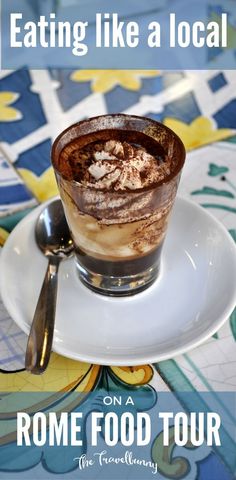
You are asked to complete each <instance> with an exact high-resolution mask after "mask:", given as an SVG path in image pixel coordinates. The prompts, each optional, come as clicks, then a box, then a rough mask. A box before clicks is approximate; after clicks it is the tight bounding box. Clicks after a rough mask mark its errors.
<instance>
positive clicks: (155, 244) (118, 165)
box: [59, 132, 177, 276]
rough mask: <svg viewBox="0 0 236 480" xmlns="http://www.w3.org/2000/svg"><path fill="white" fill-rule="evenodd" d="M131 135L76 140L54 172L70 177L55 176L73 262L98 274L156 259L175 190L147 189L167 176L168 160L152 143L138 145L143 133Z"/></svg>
mask: <svg viewBox="0 0 236 480" xmlns="http://www.w3.org/2000/svg"><path fill="white" fill-rule="evenodd" d="M132 136H133V134H132ZM107 137H108V138H109V132H107ZM127 137H128V138H129V137H130V135H129V133H128V132H127V134H126V138H127ZM135 137H136V138H135V143H134V142H131V141H122V140H117V139H109V140H105V141H96V140H95V141H92V142H88V143H86V144H85V145H81V141H80V140H79V139H78V140H74V141H72V142H71V143H69V144H68V145H67V146H66V147H64V149H63V150H62V152H61V155H60V161H59V165H60V172H61V173H62V176H63V178H65V179H66V180H68V181H72V183H68V182H64V181H63V180H60V191H61V196H62V200H63V203H64V206H65V212H66V216H67V220H68V223H69V225H70V228H71V232H72V235H73V239H74V243H75V245H76V254H77V256H78V260H79V262H80V264H81V265H83V266H84V267H85V268H88V269H89V270H90V271H96V272H98V273H100V274H101V275H114V276H126V275H135V274H137V273H139V272H143V271H145V270H146V269H148V268H149V267H150V266H152V265H153V264H155V265H156V264H157V263H158V260H159V257H160V252H161V247H162V243H163V238H164V235H165V231H166V227H167V221H168V216H169V213H170V210H171V207H172V203H173V199H174V197H175V194H176V188H175V187H174V188H173V185H171V187H170V188H169V189H168V191H165V193H163V192H162V191H161V190H158V189H153V188H152V187H153V186H155V185H156V184H158V182H160V181H164V180H165V178H167V177H168V175H170V171H171V159H170V158H169V157H168V156H166V155H165V153H164V151H162V149H161V146H160V145H157V143H156V142H155V141H151V140H150V139H148V142H147V139H146V146H144V145H143V144H142V143H144V144H145V142H144V136H143V135H138V134H136V135H135ZM137 137H139V138H137ZM87 140H89V139H87ZM131 140H132V139H131ZM133 140H134V139H133ZM142 140H143V142H142ZM141 142H142V143H141ZM73 182H76V183H77V184H80V186H81V188H80V189H79V190H77V189H76V192H75V184H74V183H73ZM176 187H177V185H176Z"/></svg>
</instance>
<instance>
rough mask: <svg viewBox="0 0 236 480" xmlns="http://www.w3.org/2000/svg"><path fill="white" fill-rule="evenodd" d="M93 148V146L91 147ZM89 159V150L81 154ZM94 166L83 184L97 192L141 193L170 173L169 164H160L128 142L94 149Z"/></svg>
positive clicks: (91, 166) (103, 144) (91, 157)
mask: <svg viewBox="0 0 236 480" xmlns="http://www.w3.org/2000/svg"><path fill="white" fill-rule="evenodd" d="M90 148H91V146H90ZM80 154H81V158H84V156H85V158H86V159H88V150H87V147H85V148H84V149H82V150H80ZM89 157H90V161H91V163H90V165H89V166H88V167H87V171H86V172H85V174H84V177H83V178H81V183H82V184H83V185H86V186H93V187H95V188H97V189H99V190H100V189H101V190H103V189H106V190H107V189H108V190H110V189H112V190H115V191H118V190H137V189H141V188H143V187H147V186H149V185H152V184H154V183H156V182H158V181H160V180H162V179H163V178H165V176H167V175H168V174H169V173H170V165H169V164H168V162H163V161H162V162H160V160H159V159H157V158H156V157H154V156H153V155H150V154H149V153H148V152H147V151H146V149H145V148H143V147H140V146H133V145H130V144H129V143H127V142H120V141H117V140H108V141H106V142H104V143H102V144H101V143H100V144H99V143H98V144H95V145H94V149H93V150H90V152H89Z"/></svg>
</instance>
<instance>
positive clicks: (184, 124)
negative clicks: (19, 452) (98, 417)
mask: <svg viewBox="0 0 236 480" xmlns="http://www.w3.org/2000/svg"><path fill="white" fill-rule="evenodd" d="M235 86H236V72H234V71H222V72H221V71H215V70H212V71H204V72H193V71H181V72H161V71H141V70H139V71H136V70H130V71H120V70H116V71H102V70H96V71H85V70H84V71H79V70H78V71H69V70H40V71H34V70H31V71H29V70H26V69H22V70H18V71H2V72H1V73H0V245H2V246H3V244H4V241H5V240H6V238H7V236H8V234H9V233H10V231H11V230H12V229H13V228H14V226H15V225H16V224H17V223H18V221H19V220H20V219H21V218H23V216H25V215H26V214H27V213H28V212H29V211H30V210H31V209H32V208H34V207H35V206H36V205H38V204H39V203H40V202H43V201H45V200H47V199H49V198H51V197H53V196H54V195H56V194H57V187H56V183H55V179H54V175H53V171H52V168H51V166H50V147H51V142H52V140H53V139H54V138H55V137H56V135H57V134H58V133H59V132H60V131H62V130H63V129H64V128H65V127H67V126H68V125H70V124H72V123H74V122H76V121H79V120H80V119H83V118H85V117H90V116H95V115H101V114H105V113H112V112H118V111H119V112H123V113H128V114H136V115H144V116H149V117H151V118H154V119H156V120H159V121H161V122H163V123H165V124H166V125H168V126H169V127H170V128H172V129H173V130H175V131H176V133H177V134H179V136H180V137H181V138H182V140H183V142H184V144H185V147H186V149H187V159H186V164H185V168H184V171H183V175H182V179H181V183H180V187H179V193H180V194H181V195H183V196H185V197H186V198H189V199H191V200H193V201H195V202H197V203H199V204H200V205H202V206H203V207H204V208H206V209H207V210H209V211H210V212H211V213H212V214H213V215H215V216H216V217H217V218H218V219H219V220H220V221H221V222H222V223H223V224H224V226H225V227H226V228H227V230H228V231H229V232H230V234H231V235H232V237H233V239H234V240H236V203H235V196H236V168H235V155H236V88H235ZM235 341H236V310H235V311H234V312H233V313H232V315H231V317H230V318H229V320H228V321H227V322H226V323H225V324H224V326H223V327H222V328H221V329H220V330H219V331H218V332H217V334H215V335H214V337H212V338H210V339H209V340H208V341H206V342H205V343H203V344H202V345H201V346H199V347H198V348H195V349H194V350H192V351H190V352H188V353H187V354H183V355H180V356H178V357H176V358H173V359H170V360H167V361H164V362H160V363H159V364H158V365H152V366H151V365H145V366H142V367H135V368H131V367H130V368H128V367H127V368H118V367H113V368H110V369H109V368H108V367H106V370H107V371H108V372H110V373H112V375H115V376H116V378H117V379H118V381H120V382H121V385H122V384H124V383H125V384H129V385H131V386H132V385H136V386H137V385H140V386H142V385H144V384H148V383H149V384H151V385H152V386H153V387H154V388H155V389H156V390H157V391H169V390H171V391H174V392H178V391H182V390H186V391H190V392H191V391H193V392H194V391H198V392H211V393H214V392H215V393H214V395H215V401H216V402H217V401H219V402H221V399H219V398H218V397H217V395H218V393H217V392H230V391H235V389H236V349H235ZM25 345H26V336H25V334H24V333H23V332H22V331H21V330H20V329H19V328H18V327H17V326H16V325H15V323H14V321H13V320H12V319H11V318H10V317H9V315H8V313H7V311H6V309H5V307H4V305H3V304H2V303H0V369H1V370H0V385H1V388H0V390H2V391H5V392H9V391H15V392H16V391H27V390H31V391H47V390H48V389H49V388H50V389H53V390H54V391H57V390H58V391H59V390H60V389H61V388H67V386H68V385H69V384H71V382H73V381H74V380H75V378H78V377H80V378H81V382H80V388H81V390H83V389H87V390H89V389H92V388H94V385H95V383H96V379H97V375H98V372H99V371H101V369H102V368H105V367H98V366H96V365H94V366H92V367H91V365H88V364H83V363H80V362H75V361H73V360H69V359H66V358H63V357H60V356H59V355H56V354H53V355H52V358H51V362H50V366H49V368H48V371H47V372H46V373H45V375H43V376H42V377H32V376H30V375H29V374H27V373H26V372H25V371H24V352H25ZM6 372H8V373H9V375H6V374H5V373H6ZM88 372H89V374H88ZM221 407H222V408H223V410H224V414H225V415H226V416H227V418H228V422H229V424H230V423H232V416H231V412H230V410H229V408H228V406H227V403H225V404H223V405H221ZM226 433H227V432H226ZM228 433H229V432H228ZM232 442H233V440H232ZM204 455H205V457H208V462H211V463H209V465H210V466H211V468H213V465H215V468H216V466H217V468H216V470H217V471H218V472H220V475H221V476H219V477H217V476H214V479H215V478H221V479H224V478H225V479H227V478H232V477H231V476H230V473H229V471H231V472H232V471H233V470H234V468H235V464H234V462H235V460H233V459H232V457H231V456H230V455H229V454H228V452H227V451H222V450H221V452H220V455H221V460H219V457H218V455H217V451H216V452H215V454H214V456H213V455H210V457H209V452H208V453H207V454H206V453H205V454H204ZM204 455H203V456H202V458H204ZM213 457H214V458H213ZM222 459H223V463H222ZM214 462H215V463H214ZM217 462H218V463H217ZM205 468H207V466H206V467H205ZM209 468H210V467H209ZM6 478H8V477H7V475H6ZM9 478H10V477H9ZM11 478H12V477H11ZM14 478H15V477H14ZM24 478H28V477H27V476H25V477H24ZM189 478H190V477H189ZM191 478H197V477H196V476H195V475H194V476H192V477H191ZM202 478H204V477H202ZM205 478H207V477H205ZM209 478H210V477H209ZM212 478H213V477H212Z"/></svg>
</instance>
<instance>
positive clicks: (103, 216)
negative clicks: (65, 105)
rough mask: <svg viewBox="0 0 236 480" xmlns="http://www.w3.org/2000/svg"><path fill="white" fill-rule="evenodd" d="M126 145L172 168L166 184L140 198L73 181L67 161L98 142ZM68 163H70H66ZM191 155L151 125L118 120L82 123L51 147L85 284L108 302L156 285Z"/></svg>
mask: <svg viewBox="0 0 236 480" xmlns="http://www.w3.org/2000/svg"><path fill="white" fill-rule="evenodd" d="M111 139H113V140H119V141H121V142H124V141H125V142H128V143H129V144H131V145H136V146H137V145H141V146H142V147H145V148H146V150H147V151H148V152H150V153H152V154H154V153H155V156H157V157H158V158H161V159H162V162H163V163H165V162H166V159H167V158H168V161H169V167H168V168H167V169H166V170H164V174H163V175H162V177H161V178H160V179H159V180H158V181H157V182H156V183H155V184H152V185H150V186H147V187H145V188H139V189H136V190H133V189H129V188H126V189H125V190H117V191H115V190H113V189H111V188H110V189H106V190H105V189H97V188H94V187H93V186H91V185H89V186H88V185H84V184H82V183H81V182H79V181H77V180H76V179H75V178H73V176H72V178H71V175H70V176H68V172H67V166H66V162H65V161H63V162H62V156H63V155H64V153H62V152H65V151H66V150H65V149H67V152H70V151H72V150H73V149H75V145H77V149H78V148H83V147H84V146H86V145H87V144H89V143H92V142H105V141H107V140H111ZM64 158H65V155H64ZM184 160H185V149H184V146H183V143H182V142H181V140H180V139H179V138H178V136H177V135H176V134H175V133H174V132H172V131H171V130H170V129H169V128H167V127H166V126H165V125H163V124H161V123H158V122H156V121H154V120H152V119H149V118H145V117H138V116H132V115H123V114H114V115H103V116H99V117H94V118H90V119H88V120H83V121H81V122H79V123H77V124H75V125H72V126H70V127H69V128H67V129H66V130H65V131H63V132H62V133H61V134H60V135H59V136H58V137H57V139H56V140H55V142H54V144H53V147H52V164H53V167H54V171H55V175H56V179H57V183H58V188H59V192H60V196H61V200H62V203H63V206H64V210H65V215H66V218H67V222H68V225H69V228H70V230H71V234H72V237H73V240H74V244H75V258H76V266H77V269H78V274H79V277H80V279H81V281H82V282H83V283H84V284H85V285H86V286H87V287H89V288H90V289H92V290H94V291H96V292H97V293H101V294H104V295H114V296H124V295H132V294H134V293H137V292H140V291H142V290H144V289H145V288H147V287H148V286H149V285H151V284H152V283H153V282H154V280H155V279H156V278H157V276H158V273H159V270H160V259H161V250H162V247H163V242H164V238H165V234H166V229H167V225H168V220H169V216H170V212H171V209H172V207H173V203H174V199H175V196H176V192H177V188H178V184H179V180H180V175H181V170H182V167H183V164H184Z"/></svg>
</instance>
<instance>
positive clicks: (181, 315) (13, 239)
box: [0, 198, 236, 366]
mask: <svg viewBox="0 0 236 480" xmlns="http://www.w3.org/2000/svg"><path fill="white" fill-rule="evenodd" d="M44 206H45V205H40V206H39V207H38V208H36V209H35V210H34V211H32V212H31V213H30V214H29V215H27V217H25V218H24V219H23V220H22V221H21V222H20V223H19V224H18V225H17V227H16V228H15V229H14V231H13V232H12V233H11V235H10V236H9V237H8V240H7V242H6V244H5V246H4V248H3V250H2V253H1V269H0V270H1V273H0V286H1V294H2V298H3V301H4V303H5V305H6V307H7V309H8V311H9V313H10V315H11V316H12V318H13V319H14V320H15V322H16V323H17V324H18V325H19V327H20V328H21V329H22V330H24V331H25V332H26V333H28V332H29V326H30V323H31V321H32V318H33V314H34V310H35V306H36V302H37V298H38V295H39V291H40V288H41V285H42V281H43V277H44V273H45V270H46V265H47V260H46V259H45V258H44V256H43V255H42V253H41V252H40V251H39V250H38V248H37V246H36V244H35V240H34V226H35V221H36V219H37V217H38V215H39V212H40V211H41V210H42V209H43V208H44ZM235 252H236V249H235V245H234V242H233V240H232V239H231V237H230V235H229V234H228V232H227V231H226V230H225V229H224V227H223V226H222V225H221V224H220V223H219V222H218V221H217V220H216V219H215V218H214V217H213V216H211V215H210V214H209V213H207V212H206V211H205V210H203V208H201V207H199V206H197V205H196V204H194V203H192V202H189V201H187V200H185V199H182V198H177V200H176V203H175V207H174V211H173V214H172V217H171V221H170V225H169V230H168V235H167V238H166V242H165V246H164V249H163V257H162V268H161V274H160V276H159V278H158V279H157V281H156V282H155V283H154V284H153V285H152V286H151V287H149V289H147V290H146V291H144V292H142V293H139V294H137V295H135V296H133V297H126V298H124V297H123V298H112V297H104V296H102V295H99V294H96V293H93V292H91V291H90V290H88V289H87V288H86V287H85V286H84V285H82V284H81V282H80V281H79V279H78V277H77V272H76V269H75V264H74V259H73V258H72V259H69V260H65V261H64V262H62V264H61V266H60V273H59V289H58V303H57V312H56V326H55V333H54V342H53V350H54V351H55V352H57V353H60V354H62V355H65V356H67V357H71V358H73V359H77V360H82V361H86V362H91V363H98V364H103V365H120V366H121V365H138V364H144V363H150V362H152V363H153V362H156V361H160V360H164V359H167V358H170V357H173V356H175V355H178V354H180V353H183V352H186V351H187V350H189V349H191V348H193V347H196V346H197V345H199V344H200V343H201V342H203V341H204V340H206V339H207V338H208V337H210V336H211V335H213V334H214V333H215V332H216V330H218V329H219V327H221V325H222V324H223V323H224V321H225V320H226V319H227V318H228V317H229V315H230V313H231V311H232V310H233V308H234V306H235V302H236V289H235V286H236V254H235Z"/></svg>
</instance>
